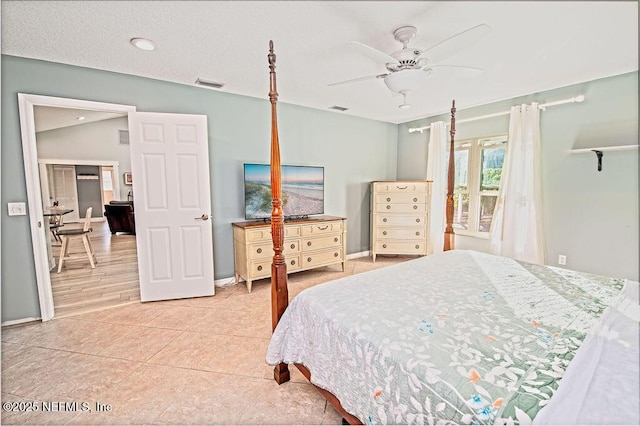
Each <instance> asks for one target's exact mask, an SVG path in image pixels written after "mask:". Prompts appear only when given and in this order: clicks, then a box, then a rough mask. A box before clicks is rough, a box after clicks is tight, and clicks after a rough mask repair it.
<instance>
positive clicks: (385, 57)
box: [349, 41, 398, 64]
mask: <svg viewBox="0 0 640 426" xmlns="http://www.w3.org/2000/svg"><path fill="white" fill-rule="evenodd" d="M349 44H350V45H351V46H354V47H356V48H357V49H358V50H359V51H360V52H362V54H364V55H366V56H368V57H369V58H371V59H373V60H374V61H376V62H382V63H383V64H388V63H389V62H392V63H394V64H397V63H398V60H397V59H396V58H394V57H393V56H391V55H389V54H387V53H384V52H382V51H380V50H378V49H374V48H373V47H371V46H367V45H366V44H362V43H360V42H359V41H350V42H349Z"/></svg>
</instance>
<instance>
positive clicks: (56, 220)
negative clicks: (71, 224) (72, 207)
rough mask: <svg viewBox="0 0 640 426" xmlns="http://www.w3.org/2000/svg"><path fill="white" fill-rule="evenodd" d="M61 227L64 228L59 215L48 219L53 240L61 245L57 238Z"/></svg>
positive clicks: (62, 220) (61, 217)
mask: <svg viewBox="0 0 640 426" xmlns="http://www.w3.org/2000/svg"><path fill="white" fill-rule="evenodd" d="M63 226H64V219H63V216H62V215H61V214H56V215H53V216H51V217H49V229H50V230H51V234H52V235H53V239H54V240H56V241H57V242H59V243H62V240H61V239H60V237H59V236H58V231H61V229H60V228H62V227H63Z"/></svg>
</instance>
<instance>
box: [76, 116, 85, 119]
mask: <svg viewBox="0 0 640 426" xmlns="http://www.w3.org/2000/svg"><path fill="white" fill-rule="evenodd" d="M84 119H85V117H82V116H81V117H77V118H76V120H84Z"/></svg>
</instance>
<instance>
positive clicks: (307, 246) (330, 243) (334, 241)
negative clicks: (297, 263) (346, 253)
mask: <svg viewBox="0 0 640 426" xmlns="http://www.w3.org/2000/svg"><path fill="white" fill-rule="evenodd" d="M341 245H342V234H333V235H326V236H323V237H314V238H303V239H302V250H303V251H308V250H319V249H323V248H327V247H335V246H341Z"/></svg>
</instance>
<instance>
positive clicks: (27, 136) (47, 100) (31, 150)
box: [18, 93, 136, 321]
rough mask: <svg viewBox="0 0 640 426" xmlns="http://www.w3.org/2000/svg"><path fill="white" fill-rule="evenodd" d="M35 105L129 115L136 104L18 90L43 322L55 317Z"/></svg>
mask: <svg viewBox="0 0 640 426" xmlns="http://www.w3.org/2000/svg"><path fill="white" fill-rule="evenodd" d="M35 106H49V107H58V108H76V109H87V110H94V111H110V112H121V113H126V114H127V116H128V117H129V114H131V113H135V112H136V107H135V106H133V105H120V104H110V103H103V102H94V101H85V100H79V99H69V98H57V97H51V96H42V95H32V94H26V93H18V111H19V115H20V134H21V137H22V153H23V160H24V174H25V181H26V187H27V201H28V204H29V209H28V210H29V223H30V226H29V227H30V230H31V242H32V245H33V260H34V266H35V272H36V282H37V284H38V299H39V302H40V319H41V320H42V321H49V320H50V319H52V318H53V316H54V307H53V292H52V290H51V277H50V276H49V272H50V271H49V260H48V254H47V245H46V239H45V238H49V236H48V235H45V234H46V232H45V231H46V229H45V228H46V227H45V226H44V223H43V216H42V215H43V211H42V192H41V190H40V178H39V170H38V169H39V167H38V151H37V146H36V130H35V119H34V107H35ZM129 119H130V117H129Z"/></svg>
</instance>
